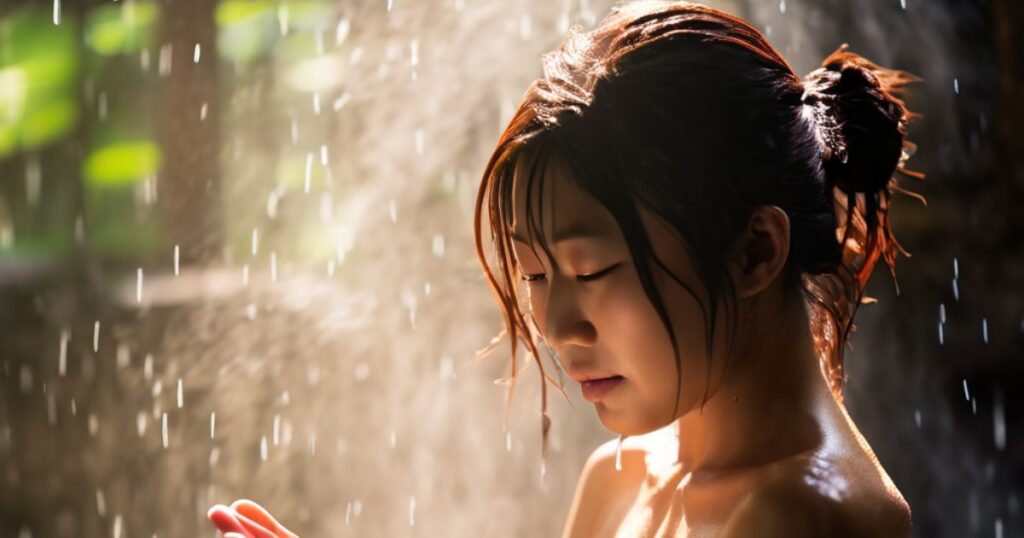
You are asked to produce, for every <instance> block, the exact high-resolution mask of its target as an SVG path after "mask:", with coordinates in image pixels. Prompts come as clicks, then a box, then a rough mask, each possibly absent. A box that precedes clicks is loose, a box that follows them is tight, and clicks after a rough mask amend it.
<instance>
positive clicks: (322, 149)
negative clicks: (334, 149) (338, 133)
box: [320, 144, 327, 166]
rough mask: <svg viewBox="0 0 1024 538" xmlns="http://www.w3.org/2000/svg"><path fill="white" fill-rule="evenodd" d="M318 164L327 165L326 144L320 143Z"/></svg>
mask: <svg viewBox="0 0 1024 538" xmlns="http://www.w3.org/2000/svg"><path fill="white" fill-rule="evenodd" d="M320 164H322V165H324V166H327V144H321V145H320Z"/></svg>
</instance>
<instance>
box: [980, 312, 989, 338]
mask: <svg viewBox="0 0 1024 538" xmlns="http://www.w3.org/2000/svg"><path fill="white" fill-rule="evenodd" d="M981 339H982V340H984V341H985V343H986V344H987V343H988V318H981Z"/></svg>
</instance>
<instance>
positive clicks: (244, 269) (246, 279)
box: [242, 264, 249, 286]
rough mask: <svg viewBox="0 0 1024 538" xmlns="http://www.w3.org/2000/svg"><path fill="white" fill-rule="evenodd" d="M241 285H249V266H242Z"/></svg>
mask: <svg viewBox="0 0 1024 538" xmlns="http://www.w3.org/2000/svg"><path fill="white" fill-rule="evenodd" d="M242 285H243V286H248V285H249V264H245V265H243V266H242Z"/></svg>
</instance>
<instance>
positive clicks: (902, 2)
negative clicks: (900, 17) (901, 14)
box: [900, 0, 907, 9]
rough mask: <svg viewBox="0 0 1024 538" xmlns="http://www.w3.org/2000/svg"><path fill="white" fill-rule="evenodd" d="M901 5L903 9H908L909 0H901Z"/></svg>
mask: <svg viewBox="0 0 1024 538" xmlns="http://www.w3.org/2000/svg"><path fill="white" fill-rule="evenodd" d="M900 7H901V8H903V9H907V0H900Z"/></svg>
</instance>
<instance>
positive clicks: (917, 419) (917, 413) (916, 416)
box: [914, 409, 921, 430]
mask: <svg viewBox="0 0 1024 538" xmlns="http://www.w3.org/2000/svg"><path fill="white" fill-rule="evenodd" d="M914 424H915V425H916V426H917V429H919V430H920V429H921V410H920V409H914Z"/></svg>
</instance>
